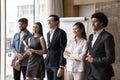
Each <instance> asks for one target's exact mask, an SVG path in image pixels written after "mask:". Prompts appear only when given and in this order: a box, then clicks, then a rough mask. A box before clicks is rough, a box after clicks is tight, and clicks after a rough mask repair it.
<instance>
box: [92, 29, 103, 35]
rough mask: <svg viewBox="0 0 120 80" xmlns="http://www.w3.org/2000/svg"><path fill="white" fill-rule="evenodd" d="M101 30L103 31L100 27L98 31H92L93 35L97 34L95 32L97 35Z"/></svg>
mask: <svg viewBox="0 0 120 80" xmlns="http://www.w3.org/2000/svg"><path fill="white" fill-rule="evenodd" d="M102 31H103V29H100V30H99V31H94V32H93V35H97V34H98V35H99V34H100V33H101V32H102Z"/></svg>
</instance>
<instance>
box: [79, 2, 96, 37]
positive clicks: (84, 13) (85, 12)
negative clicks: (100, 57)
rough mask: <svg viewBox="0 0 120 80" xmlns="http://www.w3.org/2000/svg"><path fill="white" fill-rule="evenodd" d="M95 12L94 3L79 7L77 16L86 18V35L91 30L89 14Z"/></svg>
mask: <svg viewBox="0 0 120 80" xmlns="http://www.w3.org/2000/svg"><path fill="white" fill-rule="evenodd" d="M94 12H95V5H94V4H91V5H81V6H80V7H79V16H80V17H87V18H88V25H87V26H88V27H87V36H88V35H89V34H90V33H91V32H92V27H91V15H92V14H93V13H94Z"/></svg>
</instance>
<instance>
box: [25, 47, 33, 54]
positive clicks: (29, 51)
mask: <svg viewBox="0 0 120 80" xmlns="http://www.w3.org/2000/svg"><path fill="white" fill-rule="evenodd" d="M25 51H26V52H27V54H28V55H30V54H31V53H32V51H31V49H30V48H29V47H25Z"/></svg>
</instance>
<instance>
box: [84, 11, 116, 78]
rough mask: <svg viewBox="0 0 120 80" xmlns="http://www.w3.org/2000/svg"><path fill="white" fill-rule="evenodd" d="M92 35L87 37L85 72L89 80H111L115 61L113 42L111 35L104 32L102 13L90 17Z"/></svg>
mask: <svg viewBox="0 0 120 80" xmlns="http://www.w3.org/2000/svg"><path fill="white" fill-rule="evenodd" d="M91 21H92V28H93V31H94V33H93V34H91V35H90V36H89V43H88V45H89V46H88V55H87V57H86V60H87V62H88V63H89V65H88V68H87V72H88V77H89V80H111V78H112V76H114V70H113V68H112V63H114V61H115V42H114V38H113V35H112V34H110V33H109V32H107V31H106V30H105V27H107V24H108V18H107V16H106V15H105V14H104V13H102V12H97V13H94V14H93V15H92V16H91Z"/></svg>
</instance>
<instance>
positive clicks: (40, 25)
mask: <svg viewBox="0 0 120 80" xmlns="http://www.w3.org/2000/svg"><path fill="white" fill-rule="evenodd" d="M34 24H37V25H38V26H39V29H40V31H39V34H40V36H43V29H42V24H41V23H40V22H35V23H34ZM33 35H34V34H33Z"/></svg>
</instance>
